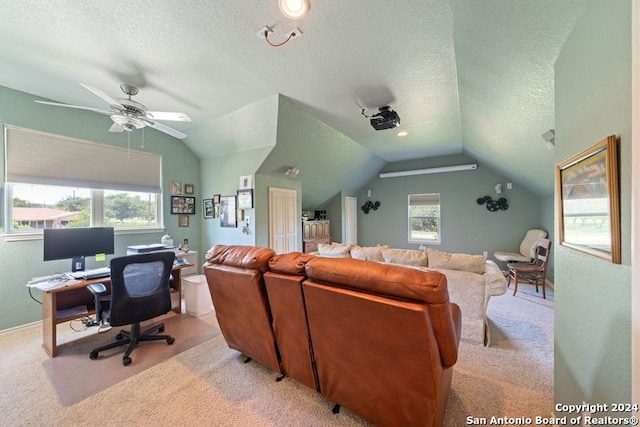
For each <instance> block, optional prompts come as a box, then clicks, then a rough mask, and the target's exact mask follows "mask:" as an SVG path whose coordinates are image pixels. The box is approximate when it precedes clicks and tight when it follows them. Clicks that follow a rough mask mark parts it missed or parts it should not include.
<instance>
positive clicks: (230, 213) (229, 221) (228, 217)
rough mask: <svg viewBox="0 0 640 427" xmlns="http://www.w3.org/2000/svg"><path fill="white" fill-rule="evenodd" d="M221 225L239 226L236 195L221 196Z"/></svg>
mask: <svg viewBox="0 0 640 427" xmlns="http://www.w3.org/2000/svg"><path fill="white" fill-rule="evenodd" d="M220 226H221V227H237V226H238V223H237V221H236V196H221V197H220Z"/></svg>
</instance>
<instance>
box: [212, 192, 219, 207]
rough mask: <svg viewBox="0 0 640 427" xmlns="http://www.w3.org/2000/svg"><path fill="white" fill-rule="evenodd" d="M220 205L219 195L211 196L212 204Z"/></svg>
mask: <svg viewBox="0 0 640 427" xmlns="http://www.w3.org/2000/svg"><path fill="white" fill-rule="evenodd" d="M218 203H220V195H219V194H214V195H213V204H214V205H215V204H218Z"/></svg>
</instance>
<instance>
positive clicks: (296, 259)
mask: <svg viewBox="0 0 640 427" xmlns="http://www.w3.org/2000/svg"><path fill="white" fill-rule="evenodd" d="M312 258H313V255H309V254H305V253H302V252H289V253H288V254H281V255H275V256H274V257H272V258H271V259H270V260H269V270H271V271H274V272H276V273H284V274H296V275H301V274H304V266H305V265H306V264H307V262H309V260H310V259H312Z"/></svg>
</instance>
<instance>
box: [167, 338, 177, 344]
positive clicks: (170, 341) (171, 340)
mask: <svg viewBox="0 0 640 427" xmlns="http://www.w3.org/2000/svg"><path fill="white" fill-rule="evenodd" d="M174 342H176V339H175V338H173V337H169V338H167V344H169V345H171V344H173V343H174Z"/></svg>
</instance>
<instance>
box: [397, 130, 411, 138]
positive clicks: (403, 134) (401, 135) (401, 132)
mask: <svg viewBox="0 0 640 427" xmlns="http://www.w3.org/2000/svg"><path fill="white" fill-rule="evenodd" d="M407 135H409V132H407V131H406V130H401V131H400V132H398V136H399V137H403V136H407Z"/></svg>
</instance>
